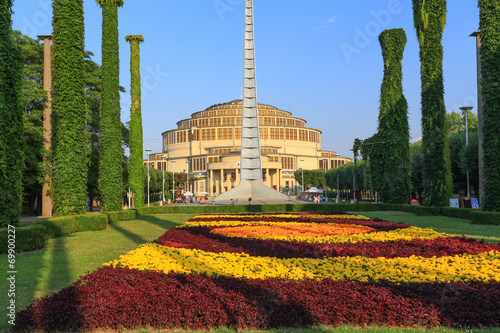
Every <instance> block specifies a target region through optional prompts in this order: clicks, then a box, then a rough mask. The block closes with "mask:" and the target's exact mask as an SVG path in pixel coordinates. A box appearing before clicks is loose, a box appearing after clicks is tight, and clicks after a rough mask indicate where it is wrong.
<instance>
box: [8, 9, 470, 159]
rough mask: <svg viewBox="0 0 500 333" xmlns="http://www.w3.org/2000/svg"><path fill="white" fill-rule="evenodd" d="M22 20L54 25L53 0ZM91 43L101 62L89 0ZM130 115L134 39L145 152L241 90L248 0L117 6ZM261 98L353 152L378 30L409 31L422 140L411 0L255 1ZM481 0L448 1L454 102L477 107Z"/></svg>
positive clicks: (369, 110) (366, 128) (19, 16)
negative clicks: (135, 38) (140, 39)
mask: <svg viewBox="0 0 500 333" xmlns="http://www.w3.org/2000/svg"><path fill="white" fill-rule="evenodd" d="M13 10H14V16H13V28H14V29H16V30H20V31H21V32H22V33H23V34H25V35H28V36H30V37H32V38H36V36H37V35H46V34H51V33H52V8H51V0H14V6H13ZM84 10H85V34H86V37H85V47H86V49H87V50H89V51H92V52H93V53H94V58H93V60H94V61H96V62H97V63H101V33H102V32H101V24H102V12H101V8H100V7H99V6H98V5H97V4H96V2H95V0H84ZM118 13H119V33H120V39H119V43H120V68H121V69H120V84H121V85H122V86H123V87H125V89H126V90H127V92H126V93H123V94H122V95H121V107H122V113H121V116H122V121H123V122H127V121H128V120H129V119H130V93H129V91H130V45H129V44H128V43H127V42H126V41H125V36H126V35H143V36H144V39H145V42H144V43H143V44H141V75H142V117H143V133H144V148H145V149H146V148H150V149H152V150H153V152H161V150H162V138H161V133H163V132H164V131H168V130H171V129H174V128H176V126H177V125H176V124H177V122H178V121H180V120H182V119H187V118H190V117H191V114H193V113H195V112H198V111H202V110H205V109H206V108H208V107H209V106H211V105H213V104H218V103H224V102H228V101H231V100H234V99H237V98H240V94H241V88H240V85H241V83H242V81H243V37H244V0H141V1H139V0H125V5H124V6H123V8H119V10H118ZM254 20H255V49H256V62H257V99H258V101H259V103H264V104H270V105H273V106H275V107H277V108H279V109H281V110H286V111H290V112H292V114H293V116H295V117H299V118H302V119H305V120H306V121H307V126H308V127H311V128H316V129H319V130H321V131H322V132H323V135H322V148H323V149H325V150H332V151H335V152H338V153H340V154H341V155H342V156H346V157H350V156H352V152H350V148H351V147H352V145H353V141H354V139H355V138H360V139H366V138H368V137H370V136H372V135H373V134H374V133H375V132H376V130H377V119H378V113H379V111H378V108H379V97H380V85H381V83H382V78H383V59H382V53H381V49H380V45H379V42H378V35H379V34H380V33H381V32H382V31H383V30H385V29H393V28H403V29H404V30H405V32H406V36H407V39H408V42H407V44H406V48H405V52H404V59H403V88H404V94H405V97H406V99H407V100H408V104H409V111H408V112H409V124H410V136H411V141H412V142H413V141H415V140H418V139H419V138H420V137H421V135H422V134H421V110H420V61H419V46H418V41H417V38H416V33H415V29H414V27H413V11H412V5H411V1H410V0H349V1H339V0H311V1H298V0H267V1H264V0H254ZM478 28H479V10H478V8H477V1H473V0H452V1H448V16H447V25H446V27H445V30H444V34H443V49H444V63H443V68H444V80H445V82H444V84H445V105H446V110H447V112H448V113H450V112H452V111H459V107H461V106H473V107H474V109H473V110H472V111H473V112H474V113H476V111H477V108H476V106H477V85H476V83H477V82H476V48H475V45H476V44H475V39H474V38H472V37H469V35H470V34H471V33H472V32H474V31H476V30H478Z"/></svg>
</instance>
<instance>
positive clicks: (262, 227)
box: [14, 213, 500, 331]
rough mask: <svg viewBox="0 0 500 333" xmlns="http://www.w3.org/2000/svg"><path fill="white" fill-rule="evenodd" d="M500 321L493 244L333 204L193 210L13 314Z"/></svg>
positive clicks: (159, 321)
mask: <svg viewBox="0 0 500 333" xmlns="http://www.w3.org/2000/svg"><path fill="white" fill-rule="evenodd" d="M342 324H350V325H356V326H366V325H380V326H397V327H436V326H446V327H456V328H466V327H467V328H469V327H499V326H500V244H498V243H486V242H483V241H476V240H473V239H469V238H465V237H452V236H450V235H447V234H443V233H438V232H436V231H434V230H431V229H421V228H417V227H412V226H410V225H406V224H402V223H394V222H388V221H382V220H377V219H369V218H366V217H363V216H359V215H351V214H338V213H298V214H253V215H199V216H197V217H195V218H193V219H191V220H189V221H187V222H186V223H184V224H183V225H182V226H180V227H177V228H174V229H171V230H169V231H167V232H166V233H165V234H164V235H162V236H161V237H160V238H158V239H156V240H155V241H154V242H153V243H145V244H142V245H141V246H139V247H138V248H137V249H135V250H133V251H131V252H129V253H127V254H124V255H122V256H120V258H118V259H116V260H114V261H112V262H108V263H104V265H103V267H102V268H100V269H98V270H96V271H94V272H92V273H90V274H88V275H85V276H83V277H81V278H80V280H78V281H76V282H75V283H74V284H73V285H71V286H70V287H68V288H65V289H63V290H61V291H59V292H58V293H56V294H54V295H52V296H48V297H44V298H41V299H38V300H36V301H34V302H33V304H32V305H30V306H29V307H28V308H27V309H25V310H22V311H21V312H19V313H18V316H17V319H16V326H15V327H14V328H15V330H17V331H35V330H38V331H76V330H77V331H92V330H97V329H104V330H106V329H109V330H123V329H136V328H146V329H147V328H154V329H200V330H209V329H214V328H219V327H230V328H233V329H237V330H250V329H255V330H264V329H270V328H278V327H310V326H317V325H325V326H337V325H342Z"/></svg>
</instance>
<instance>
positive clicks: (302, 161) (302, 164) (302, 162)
mask: <svg viewBox="0 0 500 333" xmlns="http://www.w3.org/2000/svg"><path fill="white" fill-rule="evenodd" d="M300 162H301V163H300V165H301V166H302V168H301V169H302V192H304V160H303V159H302V160H300Z"/></svg>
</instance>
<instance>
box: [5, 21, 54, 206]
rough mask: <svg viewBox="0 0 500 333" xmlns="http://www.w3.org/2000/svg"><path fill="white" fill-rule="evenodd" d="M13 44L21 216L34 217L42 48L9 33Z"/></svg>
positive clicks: (39, 170) (39, 177)
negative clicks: (17, 57) (17, 67)
mask: <svg viewBox="0 0 500 333" xmlns="http://www.w3.org/2000/svg"><path fill="white" fill-rule="evenodd" d="M13 37H14V42H15V43H16V45H17V46H18V47H19V49H20V51H21V56H22V60H23V70H22V73H23V75H22V76H23V80H22V87H23V88H22V92H23V93H22V109H23V117H24V132H23V139H24V152H23V155H24V161H25V167H24V172H23V177H22V180H23V189H24V193H23V201H24V203H23V213H27V214H32V215H36V214H37V212H38V209H37V208H38V207H37V205H36V203H40V200H37V199H38V198H39V197H40V195H41V193H42V182H43V181H44V176H45V171H44V168H43V157H44V156H45V154H46V153H47V152H46V151H45V148H44V147H43V109H44V102H45V101H46V100H47V93H46V92H45V90H44V89H43V45H42V44H40V41H39V40H36V39H32V38H30V37H28V36H24V35H22V34H21V32H19V31H13Z"/></svg>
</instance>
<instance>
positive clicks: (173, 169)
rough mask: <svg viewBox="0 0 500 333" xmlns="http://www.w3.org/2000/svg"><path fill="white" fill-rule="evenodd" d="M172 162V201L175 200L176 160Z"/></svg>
mask: <svg viewBox="0 0 500 333" xmlns="http://www.w3.org/2000/svg"><path fill="white" fill-rule="evenodd" d="M170 162H172V202H174V201H175V160H172V161H170Z"/></svg>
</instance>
